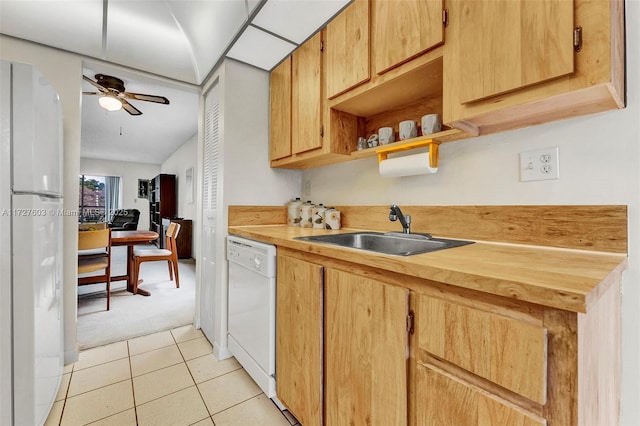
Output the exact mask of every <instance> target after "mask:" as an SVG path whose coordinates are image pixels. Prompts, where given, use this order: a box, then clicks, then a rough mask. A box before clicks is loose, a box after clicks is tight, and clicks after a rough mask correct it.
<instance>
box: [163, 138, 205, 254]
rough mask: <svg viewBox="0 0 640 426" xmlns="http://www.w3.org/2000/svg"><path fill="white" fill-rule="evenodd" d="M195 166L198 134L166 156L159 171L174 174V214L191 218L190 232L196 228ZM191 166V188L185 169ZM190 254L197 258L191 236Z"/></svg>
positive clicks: (196, 163)
mask: <svg viewBox="0 0 640 426" xmlns="http://www.w3.org/2000/svg"><path fill="white" fill-rule="evenodd" d="M197 166H198V134H197V133H196V134H195V135H193V136H192V137H191V138H190V139H189V140H188V141H186V142H185V143H184V144H183V145H182V146H181V147H180V148H178V149H177V150H176V152H174V153H173V155H171V157H169V158H167V160H166V161H165V162H164V163H162V165H161V166H160V172H161V173H167V174H172V175H176V200H177V203H178V205H177V206H176V216H178V217H181V218H184V219H191V220H192V223H191V229H192V232H193V230H195V229H198V228H197V226H198V221H197V218H196V211H197V209H196V196H197V194H196V178H197ZM190 168H192V172H193V175H192V179H193V180H192V188H191V189H190V188H188V187H187V181H186V174H187V170H188V169H190ZM190 190H191V191H192V198H191V200H192V201H191V202H188V195H189V194H188V192H189V191H190ZM191 242H192V247H191V256H192V257H193V258H194V259H197V253H196V250H195V239H194V238H193V236H192V238H191Z"/></svg>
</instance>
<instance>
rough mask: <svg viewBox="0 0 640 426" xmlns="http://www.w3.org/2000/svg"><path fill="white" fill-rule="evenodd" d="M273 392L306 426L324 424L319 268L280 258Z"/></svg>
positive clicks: (320, 271) (321, 275)
mask: <svg viewBox="0 0 640 426" xmlns="http://www.w3.org/2000/svg"><path fill="white" fill-rule="evenodd" d="M277 267H278V278H277V281H276V375H277V377H278V380H277V381H276V393H277V395H278V398H279V399H280V401H282V402H283V403H284V404H285V405H286V406H287V407H288V408H289V411H291V413H293V415H294V416H295V417H296V418H297V419H298V420H299V421H300V422H301V423H302V424H304V425H309V426H320V425H322V423H323V422H322V350H323V349H322V341H323V339H322V309H323V302H322V299H323V293H322V287H323V267H322V266H320V265H316V264H314V263H310V262H306V261H303V260H300V259H295V258H292V257H288V256H281V255H279V256H278V264H277Z"/></svg>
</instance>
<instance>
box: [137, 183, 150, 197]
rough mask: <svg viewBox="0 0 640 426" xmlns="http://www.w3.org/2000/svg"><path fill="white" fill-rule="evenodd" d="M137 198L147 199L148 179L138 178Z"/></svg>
mask: <svg viewBox="0 0 640 426" xmlns="http://www.w3.org/2000/svg"><path fill="white" fill-rule="evenodd" d="M138 198H146V199H149V181H148V180H146V179H138Z"/></svg>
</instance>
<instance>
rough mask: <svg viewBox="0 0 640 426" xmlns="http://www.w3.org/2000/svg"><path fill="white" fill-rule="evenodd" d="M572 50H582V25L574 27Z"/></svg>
mask: <svg viewBox="0 0 640 426" xmlns="http://www.w3.org/2000/svg"><path fill="white" fill-rule="evenodd" d="M573 50H575V51H576V52H579V51H581V50H582V27H576V28H575V29H574V30H573Z"/></svg>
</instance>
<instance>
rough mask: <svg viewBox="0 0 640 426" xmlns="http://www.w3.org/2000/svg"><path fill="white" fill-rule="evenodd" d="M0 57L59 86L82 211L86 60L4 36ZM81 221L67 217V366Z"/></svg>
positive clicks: (67, 179)
mask: <svg viewBox="0 0 640 426" xmlns="http://www.w3.org/2000/svg"><path fill="white" fill-rule="evenodd" d="M0 58H2V59H6V60H9V61H17V62H24V63H27V64H33V65H35V66H36V67H37V68H38V69H39V70H40V72H42V74H44V76H45V77H46V78H47V79H48V80H49V81H50V82H51V84H52V85H53V87H55V89H56V91H57V92H58V95H59V96H60V100H61V102H62V114H63V134H64V136H63V137H64V157H63V158H64V159H63V169H64V184H63V191H64V208H65V210H69V211H76V210H77V209H78V172H79V165H80V122H81V118H82V116H81V109H80V107H81V102H82V97H81V93H82V59H81V58H80V57H79V56H77V55H73V54H70V53H67V52H61V51H58V50H55V49H50V48H47V47H44V46H40V45H37V44H32V43H28V42H24V41H21V40H17V39H13V38H11V37H7V36H3V35H0ZM77 233H78V218H77V217H76V216H68V217H65V218H64V230H63V235H64V241H63V249H64V256H65V257H64V260H63V265H64V266H63V280H64V297H63V309H64V350H65V356H64V360H65V364H67V363H70V362H73V361H75V360H76V359H77V357H78V351H77V343H76V342H77V339H76V319H77V309H76V297H77V288H78V287H77V279H78V275H77V264H76V262H77V260H76V253H77V252H78V236H77Z"/></svg>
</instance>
